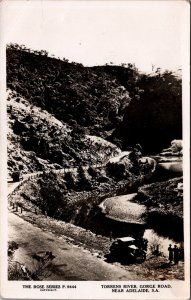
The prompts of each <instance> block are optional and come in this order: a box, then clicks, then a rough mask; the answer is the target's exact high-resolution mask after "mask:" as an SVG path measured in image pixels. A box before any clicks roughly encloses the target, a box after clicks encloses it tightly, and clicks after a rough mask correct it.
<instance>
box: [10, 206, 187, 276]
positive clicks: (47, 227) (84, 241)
mask: <svg viewBox="0 0 191 300" xmlns="http://www.w3.org/2000/svg"><path fill="white" fill-rule="evenodd" d="M9 210H10V212H11V213H12V212H14V214H16V215H17V216H18V217H19V218H21V219H23V220H24V221H26V222H28V223H30V224H31V225H32V226H33V228H34V229H35V228H39V229H40V230H41V231H42V232H45V233H46V232H47V233H51V235H52V240H53V241H54V245H57V242H58V241H60V239H64V240H65V241H66V242H67V244H69V245H73V246H74V247H77V248H80V249H81V250H83V251H85V252H84V253H86V251H87V253H89V254H91V255H92V256H94V257H97V258H99V259H100V260H102V261H104V260H105V257H104V256H105V255H106V254H107V253H109V248H110V246H111V244H112V242H113V239H112V240H110V238H107V237H103V236H101V235H96V234H94V233H92V232H91V231H89V230H85V229H83V228H81V227H78V226H75V225H73V224H70V223H65V222H63V221H56V220H54V219H53V218H49V217H47V218H46V217H45V216H44V215H43V214H38V215H35V214H34V213H33V212H31V210H28V211H27V210H23V211H22V214H21V212H20V211H18V212H15V211H14V210H13V209H12V207H9ZM9 225H10V224H9ZM22 228H23V230H24V227H20V229H19V230H21V229H22ZM15 236H16V235H15ZM12 239H13V237H12ZM27 240H28V242H29V241H30V235H29V236H28V239H27ZM29 245H30V242H29ZM19 246H20V247H21V248H22V244H21V245H19ZM44 247H45V245H44V243H43V241H41V249H44ZM56 247H57V246H56ZM55 249H56V248H55ZM33 250H34V251H35V248H34V249H33ZM53 254H54V249H53ZM28 255H29V256H30V254H28ZM28 259H30V257H28V258H27V257H25V263H26V265H27V261H28ZM112 265H114V266H117V267H120V268H122V269H123V270H125V271H127V272H130V273H131V274H132V277H133V279H130V280H183V279H184V264H183V263H182V262H181V263H180V264H179V265H178V266H175V265H169V264H168V258H167V257H165V256H159V257H156V256H153V255H152V254H149V255H148V256H147V259H146V261H145V262H144V263H142V264H132V265H126V266H122V265H121V264H119V263H117V262H116V263H113V264H112ZM87 268H88V267H87ZM164 269H165V272H164ZM62 280H63V279H62ZM67 280H71V279H67ZM76 280H77V279H76ZM105 280H108V279H105ZM115 280H117V279H115Z"/></svg>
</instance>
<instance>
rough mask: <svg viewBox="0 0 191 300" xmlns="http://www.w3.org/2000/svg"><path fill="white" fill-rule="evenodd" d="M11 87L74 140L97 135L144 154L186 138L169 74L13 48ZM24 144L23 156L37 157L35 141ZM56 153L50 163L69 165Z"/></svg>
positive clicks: (177, 88)
mask: <svg viewBox="0 0 191 300" xmlns="http://www.w3.org/2000/svg"><path fill="white" fill-rule="evenodd" d="M7 86H8V88H9V89H10V90H11V91H12V92H14V93H15V96H16V97H17V96H18V98H19V97H20V98H22V99H25V100H26V101H27V103H28V104H27V105H31V106H34V107H36V109H37V108H38V110H39V111H41V110H42V111H46V112H48V113H49V114H50V115H51V118H54V119H57V120H59V121H60V122H61V123H62V124H63V126H64V128H67V130H70V131H71V132H72V134H71V136H72V137H71V140H74V137H75V139H76V141H77V140H81V138H79V139H77V138H76V137H77V136H79V137H81V136H84V135H90V136H92V135H93V136H99V137H102V138H104V139H107V140H108V141H110V142H112V143H114V144H116V145H118V146H119V147H120V148H122V149H123V150H127V148H128V147H129V146H133V145H135V144H136V143H139V144H141V146H142V147H143V151H144V152H145V153H159V152H160V151H161V150H162V149H163V148H166V147H167V146H168V145H169V144H170V142H171V141H172V140H173V139H181V138H182V91H181V89H182V82H181V77H180V76H177V74H175V73H172V72H170V71H165V72H164V73H162V72H161V71H160V70H158V69H157V70H156V72H154V73H153V74H149V75H148V74H147V75H146V74H142V73H140V72H139V71H138V69H137V68H136V67H135V65H132V64H123V65H121V66H114V65H111V64H110V65H105V66H96V67H84V66H83V65H81V64H77V63H74V62H68V60H67V59H65V58H62V59H61V58H55V57H53V56H51V55H49V54H48V53H47V52H46V51H43V50H42V51H33V50H31V49H27V48H26V47H25V46H23V45H21V46H19V45H16V44H14V45H13V44H11V45H9V46H8V47H7ZM18 122H25V123H26V122H27V120H25V119H24V120H18ZM17 126H18V127H19V128H20V127H22V125H21V124H20V125H18V124H16V125H15V127H17ZM27 126H28V125H27ZM39 127H40V126H39ZM25 129H26V128H25ZM16 130H17V129H16ZM37 131H38V130H37ZM14 133H15V134H16V132H15V131H14ZM17 134H18V132H17ZM30 134H31V133H30ZM51 134H52V135H54V133H53V132H52V133H51ZM32 135H33V134H32ZM39 135H42V132H41V133H39ZM55 138H56V137H55V135H54V139H55ZM21 139H22V141H21V144H22V147H23V149H24V150H26V151H28V150H30V151H33V152H36V150H35V149H33V148H34V147H36V146H35V145H36V144H35V143H36V142H37V141H34V139H35V138H34V139H33V140H31V138H30V141H29V138H26V136H25V138H24V137H23V136H22V137H21ZM37 139H39V136H38V137H37ZM38 142H39V141H38ZM39 143H40V144H41V148H42V149H43V155H41V154H39V153H38V151H37V154H38V157H39V158H40V159H45V160H46V159H48V158H49V156H50V155H49V154H50V153H49V151H48V150H47V149H45V148H47V147H46V146H45V142H44V141H43V137H41V142H39ZM76 143H77V144H78V142H76ZM63 144H64V146H66V147H68V145H67V143H63ZM56 145H57V143H56ZM62 146H63V145H62ZM31 147H32V148H31ZM44 149H45V150H44ZM79 149H80V148H79ZM39 151H40V152H42V151H41V150H39ZM47 151H48V153H49V154H47ZM56 151H58V152H57V153H56V155H55V150H53V149H52V150H51V153H52V152H54V154H51V155H52V157H56V159H55V161H54V163H58V164H61V165H62V164H64V163H66V162H67V161H68V158H67V157H65V156H64V157H62V155H60V153H59V146H56ZM63 152H64V153H65V154H67V155H68V154H69V155H71V157H70V159H72V158H74V160H75V161H76V162H79V159H78V156H79V155H78V153H77V151H76V154H75V155H74V154H71V150H70V151H69V150H68V148H67V150H66V149H64V150H63ZM76 155H77V157H75V156H76ZM80 155H81V154H80ZM63 160H64V162H63ZM52 163H53V161H52Z"/></svg>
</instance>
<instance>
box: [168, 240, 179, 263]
mask: <svg viewBox="0 0 191 300" xmlns="http://www.w3.org/2000/svg"><path fill="white" fill-rule="evenodd" d="M168 252H169V256H168V258H169V262H170V263H171V262H172V261H174V263H175V264H178V261H179V249H178V248H177V246H176V245H175V246H174V248H172V245H171V244H170V245H169V247H168Z"/></svg>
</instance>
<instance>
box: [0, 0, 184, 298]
mask: <svg viewBox="0 0 191 300" xmlns="http://www.w3.org/2000/svg"><path fill="white" fill-rule="evenodd" d="M180 1H181V0H180ZM6 2H7V1H1V3H0V9H1V10H0V20H1V21H0V22H1V23H0V25H1V36H0V42H1V44H0V45H1V47H0V57H1V59H0V74H1V75H0V93H1V101H0V111H1V115H0V117H1V118H0V133H1V135H0V137H1V138H0V149H1V155H0V166H1V168H0V179H1V180H0V195H1V241H2V246H1V248H0V251H1V296H2V297H4V298H15V299H37V298H39V299H188V298H189V295H190V250H189V249H190V197H189V195H190V180H189V179H190V167H189V166H190V148H189V147H190V133H189V128H190V114H189V112H190V101H189V97H190V95H189V83H190V74H189V71H190V67H189V61H190V57H189V49H190V47H189V45H190V40H189V22H190V12H189V2H187V1H181V2H182V6H183V9H184V20H183V22H182V42H181V46H182V70H183V140H184V160H183V167H184V234H185V251H186V253H185V257H186V262H185V280H184V281H170V282H166V281H162V282H156V281H149V282H140V281H139V282H136V281H129V282H127V281H125V282H122V281H115V282H109V281H106V282H99V281H98V282H95V281H87V282H81V281H79V282H71V281H67V282H65V283H66V284H67V283H69V284H72V283H74V284H77V289H75V290H69V289H66V290H62V289H58V290H57V291H56V292H46V293H45V292H39V291H38V290H35V289H30V290H28V289H23V288H22V285H23V284H24V283H25V282H23V281H22V282H11V281H7V257H6V254H5V253H7V247H6V241H7V200H6V195H7V188H6V186H7V183H6V179H7V171H6V160H7V159H6V157H7V153H6V126H7V125H6V69H5V67H6V62H5V44H4V43H3V41H4V35H5V34H6V30H7V28H8V24H7V23H6V20H5V19H4V18H3V16H4V14H3V8H4V5H6ZM94 2H95V3H96V2H97V1H94ZM115 2H116V5H120V3H122V2H123V5H124V3H125V2H127V1H116V0H115ZM106 3H107V4H109V1H106ZM2 58H3V60H2ZM26 283H28V282H26ZM63 283H64V282H60V281H59V282H54V283H53V282H52V281H51V282H48V281H47V282H46V281H43V282H42V284H44V285H46V284H58V285H62V284H63ZM141 283H144V284H146V283H148V284H155V285H157V284H171V286H172V289H163V290H161V292H160V293H158V294H157V293H155V294H152V293H147V294H146V295H145V294H144V293H139V294H138V293H136V294H130V293H129V294H127V293H122V294H119V293H118V294H114V293H112V291H111V289H103V288H102V287H101V285H103V284H105V285H107V284H118V285H119V284H120V285H123V284H136V285H139V284H141ZM30 284H35V282H31V283H30ZM36 284H39V282H36Z"/></svg>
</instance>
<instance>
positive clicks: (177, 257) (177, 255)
mask: <svg viewBox="0 0 191 300" xmlns="http://www.w3.org/2000/svg"><path fill="white" fill-rule="evenodd" d="M173 252H174V264H175V265H177V264H178V261H179V250H178V248H177V246H176V245H175V246H174V249H173Z"/></svg>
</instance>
